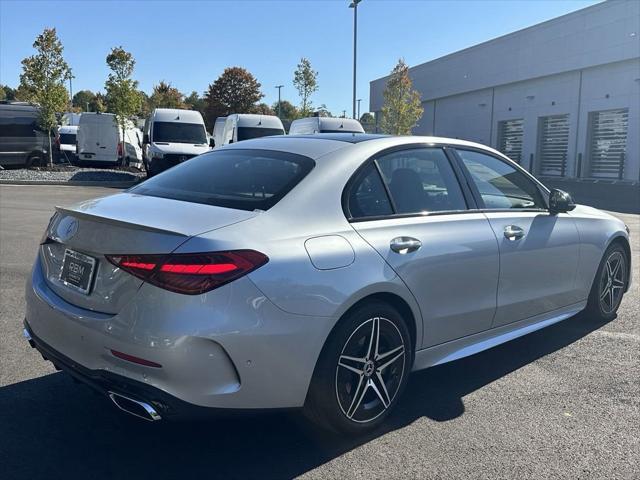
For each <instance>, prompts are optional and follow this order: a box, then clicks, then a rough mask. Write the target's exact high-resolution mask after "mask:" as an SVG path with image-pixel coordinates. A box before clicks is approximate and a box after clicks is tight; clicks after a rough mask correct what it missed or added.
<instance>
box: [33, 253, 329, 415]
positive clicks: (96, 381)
mask: <svg viewBox="0 0 640 480" xmlns="http://www.w3.org/2000/svg"><path fill="white" fill-rule="evenodd" d="M26 304H27V309H26V315H25V317H26V319H25V325H26V328H27V331H28V332H29V334H30V335H31V338H32V339H33V340H32V341H33V342H34V345H35V347H36V348H38V350H39V351H40V352H41V353H42V354H43V356H45V357H46V358H48V359H50V360H52V361H53V362H54V364H56V365H58V366H59V367H60V368H61V369H63V370H66V371H68V372H70V373H71V374H72V375H74V376H75V377H76V378H79V379H80V380H82V381H84V382H85V383H88V384H90V385H91V386H93V387H94V388H97V389H98V390H99V391H102V392H105V391H115V392H117V393H121V394H124V395H127V394H128V395H129V396H130V397H132V398H135V399H141V398H144V399H145V401H148V402H149V401H153V402H156V403H157V404H158V405H167V406H168V407H169V408H164V407H162V408H163V411H165V410H166V413H165V414H166V415H168V416H172V415H173V413H172V412H173V411H176V412H182V411H185V410H189V409H187V408H185V405H191V406H194V408H196V409H197V407H205V408H224V409H252V410H253V409H272V408H296V407H300V406H302V405H303V404H304V401H305V398H306V393H307V389H308V386H309V383H310V381H311V377H312V375H313V370H314V368H315V363H316V360H317V358H318V356H319V353H320V350H321V348H322V345H323V344H324V340H325V339H326V337H327V335H328V333H329V331H330V329H331V328H332V326H333V323H334V322H333V320H332V319H331V318H328V317H310V316H303V315H292V314H289V313H286V312H283V311H282V310H280V309H278V308H277V307H276V306H275V305H273V304H272V303H271V302H270V301H269V300H268V299H266V298H265V297H264V295H263V294H262V293H261V292H260V291H259V290H258V289H257V288H256V287H255V285H254V284H253V283H252V282H251V280H249V279H248V278H247V277H243V278H241V279H238V280H236V281H235V282H232V283H230V284H227V285H225V286H223V287H221V288H219V289H216V290H214V291H212V292H209V293H207V294H204V295H199V296H189V295H180V294H174V293H171V292H166V291H164V290H161V289H159V288H157V287H154V286H152V285H148V284H145V285H143V286H142V287H141V288H140V290H139V291H138V293H137V294H136V295H135V297H134V298H133V300H131V301H130V302H129V303H128V304H126V305H125V306H124V307H123V308H122V309H121V310H120V311H119V312H118V313H117V314H104V313H98V312H93V311H90V310H86V309H82V308H79V307H76V306H74V305H72V304H70V303H68V302H66V301H65V300H64V299H63V298H61V297H60V296H58V295H57V294H56V293H55V292H54V291H53V290H52V289H51V288H49V286H48V284H47V283H46V280H45V278H44V276H43V274H42V268H41V266H40V259H39V258H38V259H37V260H36V263H35V265H34V269H33V272H32V275H31V278H30V280H29V282H28V283H27V289H26ZM114 352H116V353H115V354H114ZM118 352H120V353H124V354H125V355H129V356H133V357H136V358H138V359H144V360H148V361H150V362H153V363H155V364H157V365H158V366H156V367H154V366H148V365H141V364H138V363H134V362H132V361H129V360H127V359H123V358H120V357H118V356H116V354H117V353H118ZM109 389H111V390H109Z"/></svg>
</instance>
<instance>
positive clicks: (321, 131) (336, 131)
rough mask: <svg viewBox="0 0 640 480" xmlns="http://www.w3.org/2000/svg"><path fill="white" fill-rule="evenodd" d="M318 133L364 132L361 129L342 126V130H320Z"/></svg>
mask: <svg viewBox="0 0 640 480" xmlns="http://www.w3.org/2000/svg"><path fill="white" fill-rule="evenodd" d="M318 133H362V132H361V131H360V130H358V131H356V130H349V129H348V128H341V129H340V130H320V132H318Z"/></svg>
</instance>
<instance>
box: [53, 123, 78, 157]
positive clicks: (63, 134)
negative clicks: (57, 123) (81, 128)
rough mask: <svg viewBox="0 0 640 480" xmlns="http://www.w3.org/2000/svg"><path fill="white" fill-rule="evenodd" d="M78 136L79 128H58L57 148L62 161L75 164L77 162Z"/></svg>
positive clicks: (72, 126) (66, 126)
mask: <svg viewBox="0 0 640 480" xmlns="http://www.w3.org/2000/svg"><path fill="white" fill-rule="evenodd" d="M77 134H78V127H77V126H74V125H62V126H61V127H58V136H57V137H56V146H57V147H58V155H59V156H60V160H61V161H63V162H69V163H73V162H74V161H75V160H76V143H77V140H78V138H77Z"/></svg>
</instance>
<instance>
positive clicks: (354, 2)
mask: <svg viewBox="0 0 640 480" xmlns="http://www.w3.org/2000/svg"><path fill="white" fill-rule="evenodd" d="M361 1H362V0H351V3H350V4H349V8H353V117H354V118H355V116H356V58H357V51H358V49H357V47H358V4H359V3H360V2H361Z"/></svg>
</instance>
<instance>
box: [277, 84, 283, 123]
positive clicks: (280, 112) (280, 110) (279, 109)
mask: <svg viewBox="0 0 640 480" xmlns="http://www.w3.org/2000/svg"><path fill="white" fill-rule="evenodd" d="M282 87H284V85H276V88H277V89H278V118H280V117H281V114H282V108H281V107H280V90H282Z"/></svg>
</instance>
